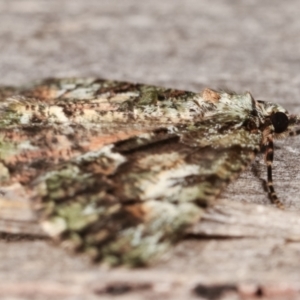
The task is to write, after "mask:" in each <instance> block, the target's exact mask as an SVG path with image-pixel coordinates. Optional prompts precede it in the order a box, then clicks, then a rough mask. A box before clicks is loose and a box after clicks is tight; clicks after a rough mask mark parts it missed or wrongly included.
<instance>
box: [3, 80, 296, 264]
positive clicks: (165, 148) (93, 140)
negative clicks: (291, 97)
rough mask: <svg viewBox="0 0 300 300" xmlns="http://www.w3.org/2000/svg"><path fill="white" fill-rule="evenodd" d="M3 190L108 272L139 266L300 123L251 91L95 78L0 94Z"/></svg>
mask: <svg viewBox="0 0 300 300" xmlns="http://www.w3.org/2000/svg"><path fill="white" fill-rule="evenodd" d="M0 98H1V100H0V101H1V102H0V116H1V117H0V130H1V133H0V140H1V141H0V159H1V164H0V178H1V186H2V188H1V192H2V194H3V195H4V197H5V192H4V191H5V190H7V187H11V189H13V188H14V186H15V185H16V184H18V185H19V186H20V185H21V187H22V189H23V191H24V194H25V195H26V197H27V198H28V199H30V200H31V201H32V203H33V206H34V207H35V208H36V209H37V211H38V214H39V217H40V221H41V224H42V227H43V228H44V230H45V231H46V232H47V233H48V234H49V235H50V236H52V237H53V238H55V239H56V240H59V241H61V242H62V244H63V245H64V246H66V247H69V248H72V249H74V250H78V251H83V252H85V253H88V254H89V255H90V256H91V257H93V258H94V259H95V260H101V261H103V262H107V263H109V264H111V265H117V264H127V265H132V266H136V265H143V264H147V263H148V262H149V261H150V260H151V259H152V258H153V257H155V256H157V255H158V254H159V253H161V252H163V251H165V250H166V249H167V248H168V247H169V246H170V245H171V244H172V243H173V242H175V241H177V240H178V239H179V238H181V237H182V236H183V235H184V232H185V229H186V228H187V227H189V226H191V225H193V224H194V223H196V222H198V221H199V220H200V219H201V216H202V214H203V211H204V210H205V208H206V207H207V206H208V205H210V204H211V203H212V202H213V201H214V200H215V199H216V197H217V196H218V195H219V193H220V192H221V191H222V189H224V187H225V186H226V185H227V184H228V183H229V182H231V181H232V180H233V179H234V178H236V177H237V176H238V174H239V173H240V172H241V171H242V170H244V169H245V168H246V167H247V166H248V165H249V164H250V163H251V162H252V160H253V158H254V157H255V154H256V153H258V152H260V151H262V149H265V160H266V163H267V170H268V172H267V174H268V176H267V178H268V180H267V182H268V188H269V196H270V199H271V201H272V203H274V204H276V205H277V206H278V207H283V205H282V203H281V202H280V201H279V199H278V198H277V196H276V194H275V191H274V188H273V182H272V161H273V140H274V139H275V138H284V137H286V136H288V135H295V134H298V131H297V130H295V129H294V128H296V126H297V125H298V123H299V118H298V117H297V116H294V115H290V114H289V113H288V112H287V111H286V110H285V109H284V108H282V107H281V106H279V105H276V104H273V103H270V102H263V101H256V100H254V98H253V97H252V96H251V94H250V93H245V94H234V93H228V92H222V91H221V92H217V91H213V90H211V89H205V90H204V91H202V92H201V93H193V92H186V91H179V90H174V89H167V88H161V87H155V86H148V85H142V84H133V83H128V82H117V81H108V80H101V79H93V78H87V79H80V78H78V79H75V78H70V79H48V80H45V81H43V82H41V83H38V84H35V85H33V86H31V87H29V88H28V87H25V88H8V87H3V88H2V89H0Z"/></svg>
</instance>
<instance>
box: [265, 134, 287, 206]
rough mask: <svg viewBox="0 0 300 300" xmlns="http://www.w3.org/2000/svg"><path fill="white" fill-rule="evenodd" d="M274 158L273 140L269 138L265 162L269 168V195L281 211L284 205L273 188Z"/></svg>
mask: <svg viewBox="0 0 300 300" xmlns="http://www.w3.org/2000/svg"><path fill="white" fill-rule="evenodd" d="M273 157H274V144H273V139H272V138H269V143H268V145H267V147H266V151H265V160H266V164H267V168H268V194H269V197H270V199H271V202H272V203H273V204H275V205H276V206H277V207H278V208H280V209H284V205H283V203H282V202H281V201H280V200H279V199H278V197H277V194H276V192H275V189H274V186H273V178H272V165H273Z"/></svg>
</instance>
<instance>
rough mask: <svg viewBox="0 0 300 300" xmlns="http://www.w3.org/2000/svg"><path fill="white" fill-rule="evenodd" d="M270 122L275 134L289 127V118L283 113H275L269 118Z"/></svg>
mask: <svg viewBox="0 0 300 300" xmlns="http://www.w3.org/2000/svg"><path fill="white" fill-rule="evenodd" d="M271 122H272V124H273V126H274V128H275V132H276V133H281V132H284V131H285V130H286V129H287V127H288V125H289V118H288V117H287V115H286V114H285V113H283V112H276V113H275V114H273V115H272V116H271Z"/></svg>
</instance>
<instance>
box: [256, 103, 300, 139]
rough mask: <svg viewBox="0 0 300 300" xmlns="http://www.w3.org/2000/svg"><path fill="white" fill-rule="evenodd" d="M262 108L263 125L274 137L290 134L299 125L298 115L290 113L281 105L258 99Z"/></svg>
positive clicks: (299, 118)
mask: <svg viewBox="0 0 300 300" xmlns="http://www.w3.org/2000/svg"><path fill="white" fill-rule="evenodd" d="M258 103H259V105H261V107H262V108H263V109H262V111H263V118H264V119H265V122H264V124H265V126H267V127H269V129H270V131H271V133H272V134H274V136H275V137H276V138H282V137H285V136H287V135H289V134H290V135H292V134H293V133H294V132H295V130H296V128H297V126H299V125H300V116H296V115H290V114H289V113H288V111H287V110H286V109H284V108H283V107H282V106H280V105H277V104H274V103H271V102H265V101H258Z"/></svg>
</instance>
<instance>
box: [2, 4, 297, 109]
mask: <svg viewBox="0 0 300 300" xmlns="http://www.w3.org/2000/svg"><path fill="white" fill-rule="evenodd" d="M299 11H300V2H299V1H297V0H289V1H279V0H265V1H259V0H248V1H238V0H215V1H213V2H212V1H209V0H201V1H199V0H164V1H161V0H152V1H148V2H146V1H139V0H122V1H112V0H51V1H48V0H0V74H1V80H0V84H10V85H11V84H13V85H18V84H25V83H26V82H28V81H31V80H38V79H41V78H44V77H49V76H51V77H57V76H59V77H61V76H97V77H104V78H109V79H120V80H128V81H138V82H143V83H152V84H158V85H165V86H168V87H175V88H181V89H188V90H194V91H198V90H200V89H202V88H203V87H204V86H209V87H212V88H218V87H228V88H230V89H233V90H237V91H239V92H240V91H244V90H250V91H251V92H252V93H253V94H254V95H255V96H258V97H263V98H268V99H272V101H274V102H280V103H282V102H285V105H286V106H287V107H288V108H289V107H292V106H293V104H294V103H295V101H296V102H297V101H298V100H297V98H298V95H299V91H300V87H299V82H300V73H299V67H300V38H299V31H300V18H299ZM298 111H300V106H299V109H298Z"/></svg>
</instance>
